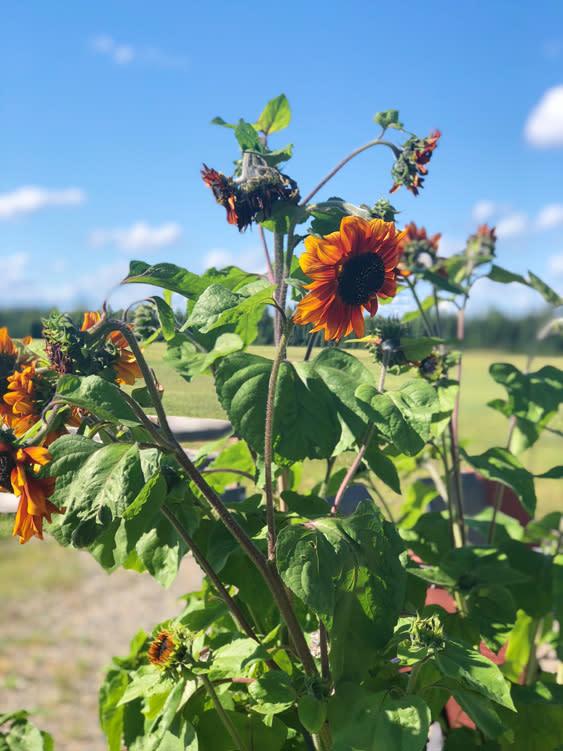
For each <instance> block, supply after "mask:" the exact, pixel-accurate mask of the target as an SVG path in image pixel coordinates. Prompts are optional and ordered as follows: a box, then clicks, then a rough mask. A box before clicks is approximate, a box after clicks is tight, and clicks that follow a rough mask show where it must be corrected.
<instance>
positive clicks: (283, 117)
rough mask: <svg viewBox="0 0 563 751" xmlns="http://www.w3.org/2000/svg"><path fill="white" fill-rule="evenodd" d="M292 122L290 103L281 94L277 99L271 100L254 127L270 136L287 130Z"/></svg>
mask: <svg viewBox="0 0 563 751" xmlns="http://www.w3.org/2000/svg"><path fill="white" fill-rule="evenodd" d="M290 120H291V109H290V107H289V102H288V101H287V97H286V95H285V94H280V95H279V96H277V97H276V98H275V99H270V101H269V102H268V104H267V105H266V107H265V108H264V111H263V112H262V114H261V115H260V117H259V118H258V121H257V122H256V125H255V126H254V127H255V128H256V130H261V131H262V132H263V133H264V134H265V135H269V134H270V133H275V132H276V131H278V130H283V129H284V128H287V126H288V125H289V122H290Z"/></svg>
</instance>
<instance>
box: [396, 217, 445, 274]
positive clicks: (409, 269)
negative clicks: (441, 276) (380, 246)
mask: <svg viewBox="0 0 563 751" xmlns="http://www.w3.org/2000/svg"><path fill="white" fill-rule="evenodd" d="M441 237H442V234H441V233H440V232H438V233H437V234H435V235H432V237H428V236H427V234H426V229H425V228H424V227H417V226H416V224H415V223H414V222H410V223H409V224H407V226H406V227H405V234H404V237H403V239H402V241H401V245H400V247H399V263H398V265H397V271H396V274H397V277H398V278H403V279H404V278H405V277H407V276H410V275H411V274H412V273H413V271H423V270H424V269H431V268H432V267H433V266H434V265H435V264H436V261H437V258H438V256H437V253H438V243H439V242H440V238H441Z"/></svg>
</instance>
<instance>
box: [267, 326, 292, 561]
mask: <svg viewBox="0 0 563 751" xmlns="http://www.w3.org/2000/svg"><path fill="white" fill-rule="evenodd" d="M291 328H292V324H291V322H290V323H288V324H287V325H286V326H285V327H284V330H283V333H282V337H281V339H280V342H279V344H278V349H277V351H276V357H275V359H274V362H273V364H272V371H271V373H270V380H269V383H268V397H267V401H266V427H265V431H264V472H265V479H266V517H267V523H268V560H269V561H274V560H275V558H276V527H275V507H274V483H273V480H272V460H273V436H274V403H275V398H276V384H277V382H278V375H279V372H280V367H281V364H282V360H283V359H284V357H285V351H286V347H287V340H288V338H289V334H290V332H291Z"/></svg>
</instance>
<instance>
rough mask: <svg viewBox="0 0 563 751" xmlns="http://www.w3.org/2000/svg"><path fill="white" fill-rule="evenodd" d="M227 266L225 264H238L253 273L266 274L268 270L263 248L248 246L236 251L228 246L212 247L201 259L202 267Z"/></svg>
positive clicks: (218, 267)
mask: <svg viewBox="0 0 563 751" xmlns="http://www.w3.org/2000/svg"><path fill="white" fill-rule="evenodd" d="M212 266H214V267H215V268H217V269H222V268H225V266H238V267H239V268H240V269H244V271H249V272H250V273H253V274H264V273H265V271H266V261H265V259H264V251H263V250H262V248H260V247H257V248H247V249H246V250H243V251H242V252H237V253H234V252H233V251H230V250H227V249H226V248H212V249H211V250H210V251H209V252H208V253H206V254H205V255H204V256H203V258H202V259H201V269H202V271H204V270H205V269H208V268H211V267H212Z"/></svg>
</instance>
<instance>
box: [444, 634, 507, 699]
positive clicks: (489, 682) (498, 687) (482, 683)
mask: <svg viewBox="0 0 563 751" xmlns="http://www.w3.org/2000/svg"><path fill="white" fill-rule="evenodd" d="M434 659H435V660H436V665H437V667H438V669H439V670H440V672H441V673H443V674H444V675H445V676H447V677H448V678H451V679H452V680H453V681H455V683H456V684H457V685H458V686H459V688H461V689H468V690H470V691H475V692H476V693H478V694H481V695H482V696H484V697H486V698H487V699H490V700H491V701H494V702H496V703H497V704H500V705H501V706H502V707H507V708H508V709H514V704H513V702H512V699H511V697H510V691H509V689H508V686H507V684H506V681H505V679H504V676H503V674H502V673H501V671H500V669H499V667H498V666H497V665H495V664H494V662H492V661H491V660H489V658H488V657H484V656H483V655H482V654H481V653H480V652H478V651H477V650H476V649H473V647H471V646H469V644H465V643H463V642H460V641H455V640H453V639H448V640H447V641H446V645H445V647H444V649H443V650H441V651H439V652H437V653H436V655H435V657H434Z"/></svg>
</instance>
